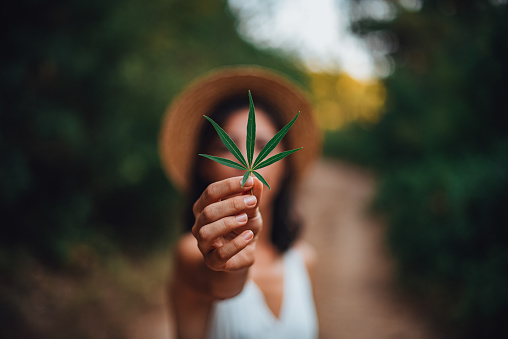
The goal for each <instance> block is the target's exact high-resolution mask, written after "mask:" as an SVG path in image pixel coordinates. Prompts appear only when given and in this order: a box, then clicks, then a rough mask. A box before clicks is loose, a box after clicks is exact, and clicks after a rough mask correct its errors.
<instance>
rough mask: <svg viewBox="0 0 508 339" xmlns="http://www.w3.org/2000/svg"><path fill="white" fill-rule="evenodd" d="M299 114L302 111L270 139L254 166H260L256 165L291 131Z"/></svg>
mask: <svg viewBox="0 0 508 339" xmlns="http://www.w3.org/2000/svg"><path fill="white" fill-rule="evenodd" d="M299 115H300V112H298V114H296V116H295V117H294V118H293V120H291V121H290V122H289V123H288V124H287V125H286V126H284V127H283V128H282V129H281V130H280V131H279V132H277V134H275V135H274V137H273V138H272V139H271V140H270V141H268V143H267V144H266V145H265V147H263V149H262V150H261V152H259V154H258V156H257V158H256V161H255V162H254V165H253V166H252V168H258V167H256V165H257V164H259V163H260V162H261V161H263V159H264V158H266V157H267V156H268V154H270V152H271V151H273V149H274V148H275V147H277V145H278V144H279V142H280V141H281V140H282V138H284V136H285V135H286V133H287V132H288V131H289V129H290V128H291V126H293V124H294V122H295V121H296V119H297V118H298V116H299Z"/></svg>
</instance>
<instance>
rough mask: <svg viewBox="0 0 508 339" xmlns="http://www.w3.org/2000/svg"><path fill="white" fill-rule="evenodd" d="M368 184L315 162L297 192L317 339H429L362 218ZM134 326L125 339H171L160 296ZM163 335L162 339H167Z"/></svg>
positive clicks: (377, 232)
mask: <svg viewBox="0 0 508 339" xmlns="http://www.w3.org/2000/svg"><path fill="white" fill-rule="evenodd" d="M374 190H375V181H374V177H373V176H372V175H371V174H370V173H368V172H366V171H364V170H362V169H360V168H357V167H352V166H350V165H346V164H344V163H340V162H334V161H330V160H322V161H320V162H318V163H317V164H316V166H315V167H313V168H312V169H311V170H310V171H309V173H308V177H307V178H306V180H305V185H304V186H303V187H302V189H301V191H300V192H299V195H298V196H299V198H298V208H299V210H300V213H301V215H302V217H304V219H305V221H306V231H305V234H304V237H305V238H306V239H307V241H308V242H310V243H311V244H312V245H313V246H314V247H315V248H316V250H317V252H318V255H319V263H318V267H317V270H316V277H315V296H316V304H317V311H318V316H319V322H320V338H321V339H332V338H333V339H336V338H339V339H340V338H345V339H372V338H375V339H399V338H400V339H427V338H435V337H436V336H435V335H433V333H432V331H431V327H430V326H429V324H428V323H427V322H426V321H425V318H424V317H422V316H421V315H420V314H419V313H418V310H417V309H416V307H415V306H414V305H412V304H410V303H409V301H408V300H407V298H404V296H403V295H402V294H401V293H400V291H399V290H398V289H397V287H396V284H395V281H394V274H393V263H392V261H391V260H390V259H389V255H388V253H387V250H386V248H385V245H384V241H383V237H384V232H385V230H384V226H383V225H382V224H381V223H380V222H377V221H376V220H375V219H374V218H372V217H369V216H368V214H367V213H366V210H367V207H368V204H369V202H370V201H371V199H372V197H373V195H374ZM154 300H158V301H157V302H155V303H154V308H153V310H152V312H147V313H145V314H144V316H143V317H142V318H139V319H138V321H136V322H134V323H133V324H132V325H133V326H132V327H131V329H130V331H129V332H130V334H131V336H130V338H131V339H141V338H161V339H162V338H164V339H167V338H168V337H169V338H173V335H172V334H171V333H172V331H171V330H169V332H168V325H167V321H166V319H167V318H168V316H167V314H166V308H165V305H164V293H163V292H160V293H159V294H158V296H154ZM168 333H169V334H168Z"/></svg>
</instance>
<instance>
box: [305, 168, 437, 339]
mask: <svg viewBox="0 0 508 339" xmlns="http://www.w3.org/2000/svg"><path fill="white" fill-rule="evenodd" d="M374 190H375V181H374V177H373V176H372V175H371V174H370V173H368V172H365V171H363V170H362V169H359V168H356V167H352V166H349V165H346V164H344V163H340V162H332V161H321V162H319V163H317V164H316V166H315V167H314V168H313V169H312V170H311V171H310V172H309V174H308V178H307V180H306V181H305V185H304V186H303V187H302V190H301V192H300V194H299V208H300V211H301V214H302V216H304V217H305V220H306V232H305V238H306V239H307V240H308V241H309V242H310V243H311V244H312V245H314V247H315V248H316V250H317V252H318V255H319V258H320V259H319V264H318V267H317V272H316V277H315V296H316V304H317V310H318V315H319V321H320V338H321V339H329V338H346V339H349V338H352V339H363V338H365V339H370V338H377V339H395V338H404V339H424V338H434V337H435V336H434V335H433V333H431V330H430V326H429V324H428V323H426V321H425V320H424V318H423V317H422V316H421V315H419V314H418V312H417V310H416V309H415V306H414V305H411V304H410V303H409V301H408V300H407V299H405V298H404V297H403V296H402V294H401V293H400V292H399V291H398V289H397V287H396V285H395V281H394V272H393V263H392V261H391V260H390V259H389V255H388V251H387V249H386V247H385V245H384V239H383V238H384V231H385V229H384V226H383V225H382V224H381V223H380V222H376V221H375V219H374V218H373V217H369V216H368V213H367V212H368V211H367V208H368V204H369V202H370V201H371V199H372V198H373V195H374Z"/></svg>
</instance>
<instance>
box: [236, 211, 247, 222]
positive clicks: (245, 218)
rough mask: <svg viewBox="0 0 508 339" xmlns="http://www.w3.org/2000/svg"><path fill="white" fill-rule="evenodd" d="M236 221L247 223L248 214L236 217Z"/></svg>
mask: <svg viewBox="0 0 508 339" xmlns="http://www.w3.org/2000/svg"><path fill="white" fill-rule="evenodd" d="M236 221H238V222H241V223H244V222H246V221H247V213H242V214H239V215H237V216H236Z"/></svg>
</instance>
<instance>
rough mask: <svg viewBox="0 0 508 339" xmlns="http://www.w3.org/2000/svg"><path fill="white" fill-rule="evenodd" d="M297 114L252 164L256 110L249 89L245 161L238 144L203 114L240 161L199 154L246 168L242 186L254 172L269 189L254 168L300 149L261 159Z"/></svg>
mask: <svg viewBox="0 0 508 339" xmlns="http://www.w3.org/2000/svg"><path fill="white" fill-rule="evenodd" d="M298 115H300V112H298V114H297V115H296V116H295V117H294V118H293V120H291V121H290V122H289V123H288V124H287V125H286V126H284V127H283V128H282V129H281V130H280V131H278V132H277V133H276V134H275V135H274V136H273V138H272V139H270V141H268V142H267V143H266V145H265V146H264V147H263V149H262V150H261V151H260V152H259V154H258V156H257V157H256V160H255V161H254V164H253V163H252V160H253V159H252V158H253V157H254V149H255V146H256V112H255V110H254V101H253V100H252V95H251V93H250V91H249V118H248V120H247V137H246V138H245V139H246V145H245V146H246V149H247V161H248V164H247V161H246V160H245V158H244V157H243V155H242V152H240V149H239V148H238V146H236V144H235V142H234V141H233V140H232V139H231V138H230V137H229V135H228V134H227V133H226V132H225V131H224V130H223V129H222V128H221V127H220V126H219V125H218V124H217V123H216V122H215V121H213V120H212V119H210V118H209V117H207V116H205V118H206V119H207V120H208V121H210V123H211V124H212V125H213V128H215V131H217V134H218V135H219V137H220V139H221V140H222V142H223V143H224V145H225V146H226V148H227V149H228V150H229V152H231V154H232V155H233V156H234V157H235V158H237V159H238V161H240V163H237V162H234V161H231V160H229V159H225V158H220V157H216V156H212V155H207V154H200V156H202V157H205V158H208V159H210V160H213V161H216V162H218V163H219V164H221V165H224V166H229V167H232V168H236V169H241V170H246V171H247V172H246V173H245V174H244V176H243V179H242V187H243V185H245V183H246V182H247V178H248V177H249V175H250V174H254V175H255V176H256V178H258V179H259V180H261V182H262V183H263V184H264V185H266V186H267V187H268V189H270V185H268V183H267V182H266V180H265V178H263V176H262V175H261V174H259V173H258V172H256V171H255V170H257V169H260V168H263V167H266V166H269V165H271V164H273V163H275V162H277V161H279V160H282V159H284V158H285V157H287V156H288V155H290V154H291V153H294V152H296V151H299V150H301V149H302V148H303V147H300V148H298V149H292V150H289V151H284V152H280V153H278V154H275V155H274V156H271V157H270V158H268V159H266V160H265V161H263V160H264V159H265V158H266V157H267V156H268V154H270V152H271V151H273V150H274V149H275V147H277V145H278V144H279V143H280V141H281V140H282V138H284V136H285V135H286V133H287V132H288V131H289V129H290V128H291V126H293V124H294V122H295V121H296V119H297V118H298Z"/></svg>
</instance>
